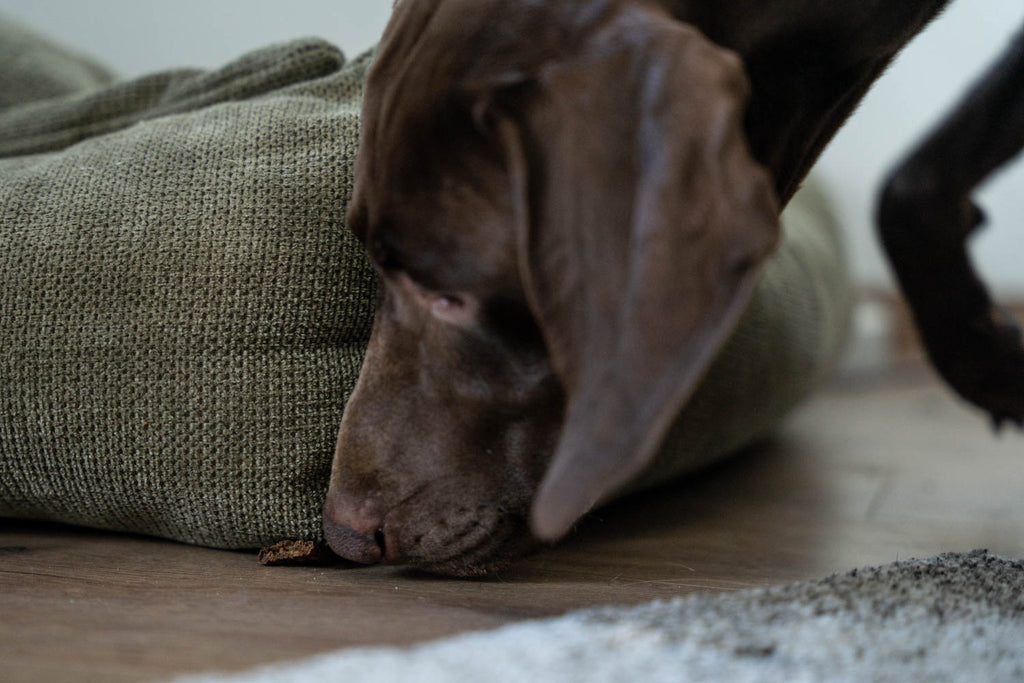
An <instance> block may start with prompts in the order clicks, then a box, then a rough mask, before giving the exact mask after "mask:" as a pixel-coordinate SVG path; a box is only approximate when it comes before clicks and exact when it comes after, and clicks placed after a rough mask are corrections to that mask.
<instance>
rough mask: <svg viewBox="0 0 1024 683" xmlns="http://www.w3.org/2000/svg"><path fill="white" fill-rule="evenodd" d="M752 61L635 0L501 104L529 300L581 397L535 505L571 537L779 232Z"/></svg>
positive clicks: (720, 331) (696, 368)
mask: <svg viewBox="0 0 1024 683" xmlns="http://www.w3.org/2000/svg"><path fill="white" fill-rule="evenodd" d="M747 95H748V85H747V80H746V77H745V74H744V71H743V68H742V64H741V62H740V60H739V58H738V57H736V56H735V55H734V54H733V53H731V52H729V51H727V50H725V49H723V48H721V47H719V46H717V45H715V44H713V43H712V42H710V41H709V40H708V39H707V38H706V37H705V36H704V35H702V34H701V33H700V32H699V31H698V30H696V29H695V28H693V27H692V26H690V25H687V24H683V23H680V22H677V21H675V20H673V19H672V18H670V17H668V16H667V15H664V14H661V13H659V12H656V11H654V10H638V9H632V10H624V11H623V12H621V13H620V14H619V15H617V16H616V17H614V18H612V19H611V20H610V21H608V22H605V23H604V24H603V25H602V26H601V27H600V28H599V29H598V30H596V31H595V32H594V33H593V35H591V36H589V37H588V40H587V41H586V44H585V45H583V46H582V48H581V49H580V50H578V51H576V52H574V53H573V54H572V55H571V56H570V57H568V58H565V59H560V60H557V61H555V62H554V63H551V64H548V65H545V66H544V68H543V69H542V70H541V71H540V73H539V75H538V77H537V78H536V80H535V83H534V84H533V87H532V88H531V90H530V91H529V94H528V96H526V97H523V98H521V101H519V102H517V103H516V104H514V105H505V106H504V107H502V110H501V111H500V112H499V113H498V114H496V115H495V118H496V119H497V129H498V133H499V135H500V138H501V139H502V142H503V146H504V148H505V152H506V163H507V166H508V169H509V175H510V178H511V184H512V192H513V195H514V201H515V204H516V207H517V212H518V214H519V215H518V216H517V223H518V228H517V230H518V232H519V235H518V248H519V266H520V275H521V279H522V282H523V286H524V288H525V291H526V296H527V300H528V302H529V305H530V307H531V310H532V313H533V315H534V316H535V317H536V319H537V321H538V322H539V324H540V327H541V329H542V332H543V334H544V339H545V343H546V344H547V348H548V352H549V354H550V358H551V363H552V367H553V368H554V369H555V372H556V373H557V374H558V376H559V379H560V380H561V381H562V383H563V385H564V387H565V390H566V395H567V404H566V418H565V422H564V424H563V427H562V432H561V435H560V439H559V443H558V446H557V448H556V450H555V454H554V457H553V459H552V461H551V463H550V465H549V468H548V470H547V472H546V475H545V477H544V479H543V481H542V483H541V485H540V488H539V490H538V492H537V494H536V497H535V499H534V502H533V507H532V512H531V526H532V530H533V532H534V534H535V535H536V536H537V537H538V538H540V539H541V540H545V541H554V540H557V539H558V538H559V537H561V536H562V535H564V534H565V533H566V532H567V531H568V530H569V529H570V528H571V527H572V525H573V524H574V523H575V522H576V520H578V519H579V517H581V516H582V515H583V514H585V513H586V512H587V511H588V510H589V509H590V508H591V507H593V506H594V505H595V504H596V503H598V502H599V501H601V500H602V499H603V498H606V497H607V496H608V495H609V494H611V493H613V492H614V491H615V490H616V489H618V488H619V487H621V486H622V485H624V484H625V483H627V482H628V481H629V480H630V479H631V478H632V477H634V476H635V475H636V474H638V473H639V472H640V471H641V470H642V469H643V468H644V467H645V466H646V465H647V464H648V463H649V462H650V461H651V459H652V458H653V457H654V455H655V453H656V451H657V449H658V447H659V446H660V444H661V442H662V440H663V439H664V436H665V434H666V432H667V430H668V428H669V427H670V426H671V424H672V422H673V420H674V419H675V417H676V416H677V415H678V413H679V411H680V410H681V409H682V408H683V406H684V405H685V403H686V401H687V400H688V399H689V397H690V395H691V394H692V392H693V391H694V389H695V387H696V385H697V383H698V382H699V381H700V379H701V378H702V376H703V374H704V372H705V371H706V369H707V368H708V366H709V364H710V363H711V361H712V360H713V359H714V357H715V355H716V352H717V351H718V349H719V347H720V346H721V345H722V344H723V342H724V341H725V339H726V338H727V336H728V335H729V334H730V332H731V331H732V329H733V328H734V325H735V323H736V322H737V320H738V318H739V316H740V314H741V313H742V312H743V310H744V309H745V307H746V304H747V303H748V301H749V299H750V297H751V295H752V293H753V290H754V288H755V286H756V284H757V282H758V280H759V277H760V273H761V266H762V264H763V262H764V260H765V259H766V258H767V256H768V255H769V254H770V253H771V252H772V251H773V250H774V248H775V245H776V243H777V241H778V234H779V227H778V213H779V210H778V202H777V200H776V198H775V195H774V191H773V189H772V183H771V180H770V178H769V175H768V173H767V172H766V171H765V170H764V169H763V168H762V167H760V166H759V165H758V164H757V163H756V162H755V161H754V160H753V158H752V157H751V153H750V150H749V148H748V145H747V141H746V138H745V135H744V129H743V116H744V113H745V109H746V100H747Z"/></svg>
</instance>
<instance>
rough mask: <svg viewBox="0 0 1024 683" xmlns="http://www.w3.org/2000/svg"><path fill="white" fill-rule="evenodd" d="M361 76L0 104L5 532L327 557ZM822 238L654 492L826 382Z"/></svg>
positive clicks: (232, 72) (842, 285)
mask: <svg viewBox="0 0 1024 683" xmlns="http://www.w3.org/2000/svg"><path fill="white" fill-rule="evenodd" d="M12 36H14V37H15V38H16V39H18V40H21V41H23V42H24V41H25V40H32V41H34V43H33V44H34V48H33V51H34V53H35V54H37V55H45V54H46V53H47V50H48V49H50V47H52V46H48V44H47V43H45V41H43V40H41V39H38V38H35V37H31V36H30V37H29V38H26V37H25V36H26V34H24V32H21V30H20V29H18V27H16V26H14V25H12V24H9V23H5V22H3V21H2V20H0V44H2V43H3V42H4V40H9V39H12V38H11V37H12ZM52 49H53V50H58V51H59V48H56V47H53V48H52ZM4 54H5V53H4V52H2V51H0V83H3V82H7V81H4V80H2V74H3V72H4V71H10V70H11V69H12V65H11V63H10V59H9V58H3V55H4ZM40 59H41V62H40V63H41V64H43V65H44V66H45V65H46V64H49V65H50V67H48V68H51V67H52V68H53V69H57V70H60V69H63V68H68V66H67V60H65V59H58V60H50V61H49V62H47V60H46V59H44V58H42V57H41V58H40ZM370 60H371V56H369V55H365V56H363V57H360V58H358V59H356V60H354V61H352V62H350V63H345V61H344V58H343V57H342V55H341V53H340V52H339V51H338V50H337V49H336V48H334V47H332V46H331V45H329V44H327V43H324V42H322V41H319V40H300V41H296V42H292V43H288V44H285V45H279V46H275V47H270V48H267V49H264V50H260V51H257V52H254V53H252V54H249V55H246V56H244V57H242V58H241V59H239V60H238V61H236V62H234V63H232V64H229V65H228V66H226V67H224V68H222V69H219V70H215V71H199V70H178V71H171V72H166V73H161V74H155V75H153V76H149V77H145V78H140V79H136V80H133V81H128V82H120V83H117V82H115V83H109V84H106V85H102V83H100V82H96V81H90V79H84V80H85V81H86V82H83V83H82V84H81V88H80V89H79V90H78V91H77V92H75V93H72V94H64V95H62V96H60V97H56V98H50V99H39V98H38V97H37V96H35V93H34V92H29V93H28V94H27V95H26V97H25V98H24V100H23V102H25V103H23V104H17V105H11V106H8V107H7V108H6V109H0V321H2V323H0V516H7V517H19V518H34V519H49V520H59V521H63V522H70V523H74V524H82V525H87V526H91V527H97V528H103V529H116V530H123V531H133V532H141V533H146V534H154V535H157V536H162V537H166V538H171V539H177V540H181V541H187V542H191V543H198V544H203V545H209V546H216V547H224V548H246V547H255V546H261V545H267V544H269V543H272V542H274V541H277V540H280V539H283V538H307V539H319V538H320V535H321V532H320V508H321V505H322V502H323V498H324V494H325V490H326V487H327V481H328V474H329V470H330V464H331V458H332V455H333V447H334V441H335V433H336V430H337V426H338V423H339V421H340V419H341V413H342V410H343V408H344V405H345V400H346V398H347V397H348V395H349V393H350V392H351V390H352V387H353V385H354V383H355V379H356V376H357V374H358V371H359V367H360V363H361V361H362V354H363V349H364V347H365V344H366V341H367V339H368V337H369V332H370V327H371V323H372V315H373V302H374V296H375V282H374V276H373V272H372V270H371V268H370V267H369V266H368V264H367V263H366V261H365V259H364V256H363V253H362V250H361V249H360V247H359V245H358V244H357V243H356V242H355V240H354V239H353V238H352V237H351V236H350V235H349V233H348V232H347V231H346V229H345V226H344V216H345V206H346V203H347V201H348V199H349V197H350V194H351V190H352V162H353V159H354V157H355V153H356V145H357V140H358V129H359V110H360V98H361V93H362V84H363V82H364V79H365V75H366V70H367V67H368V65H369V63H370ZM40 68H42V67H40ZM76 68H77V67H76ZM54 78H55V79H56V80H60V78H59V75H58V76H55V77H54ZM30 80H31V79H30ZM11 82H18V81H17V80H16V79H12V80H11ZM29 90H31V89H29ZM7 97H8V100H12V99H13V95H12V94H11V93H8V95H7ZM830 225H831V222H830V219H829V218H828V216H827V213H825V212H823V211H822V210H821V208H820V207H819V208H818V209H815V210H811V211H809V212H805V215H803V217H802V218H800V220H798V221H797V222H796V225H794V226H793V228H792V229H791V231H790V233H789V235H788V237H787V239H786V242H785V244H784V245H783V248H782V250H781V251H780V253H779V256H778V257H777V258H776V259H775V262H773V264H772V267H771V268H770V269H769V273H768V276H767V278H766V281H765V283H764V285H763V286H762V288H761V290H760V292H759V294H758V296H757V299H756V300H755V302H754V304H753V306H752V307H751V310H750V311H749V313H748V314H747V316H746V318H745V319H744V321H743V323H742V325H741V327H740V330H739V333H738V334H737V336H736V338H735V339H734V341H733V342H732V343H731V345H730V346H729V348H728V349H727V351H726V352H725V354H724V355H723V357H722V359H721V361H720V362H719V363H718V364H717V365H716V367H715V369H714V370H713V371H712V373H711V375H710V377H709V378H708V380H707V382H706V383H705V385H704V387H703V388H702V389H701V391H700V393H699V394H698V396H697V397H696V399H695V400H694V402H693V403H692V404H691V406H690V407H689V408H688V410H687V413H686V415H684V418H683V419H682V421H681V422H680V424H679V425H677V428H676V429H675V430H674V432H673V435H672V436H671V437H670V439H669V447H668V448H667V449H666V450H665V452H664V453H663V455H662V458H661V459H660V460H659V463H658V465H657V467H655V468H654V469H652V471H651V473H650V475H649V477H648V482H654V481H660V480H662V479H664V478H666V477H669V476H672V475H674V474H677V473H679V472H681V471H685V470H687V469H690V468H692V467H695V466H698V465H700V464H703V463H705V462H708V461H709V460H712V459H715V458H718V457H720V456H722V455H723V454H725V453H727V452H730V451H732V450H734V449H735V448H736V447H738V446H739V445H741V444H743V443H746V442H748V441H749V440H751V439H752V438H756V437H758V436H760V435H762V434H764V433H765V432H766V431H767V430H769V429H770V428H771V427H772V426H774V425H775V424H777V422H778V420H779V419H780V417H781V416H782V414H783V413H785V412H786V411H787V410H788V409H789V408H790V407H792V405H793V404H794V403H795V402H796V401H797V400H798V399H799V398H800V397H801V396H803V395H805V394H806V393H807V391H809V389H810V388H811V386H812V385H813V383H814V382H815V381H816V380H817V379H818V378H819V377H820V376H821V374H822V373H823V372H824V371H825V370H826V369H827V368H828V367H829V366H830V364H831V362H832V360H833V359H834V358H835V355H836V351H837V348H838V346H839V341H840V339H841V336H842V331H843V329H844V326H845V323H844V321H845V316H846V307H847V299H848V289H847V287H846V280H845V276H844V271H843V269H842V266H841V260H840V259H839V250H838V246H837V244H836V242H835V240H834V234H833V233H832V232H830V230H831V228H830Z"/></svg>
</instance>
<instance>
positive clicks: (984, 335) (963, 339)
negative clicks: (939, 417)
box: [922, 306, 1024, 432]
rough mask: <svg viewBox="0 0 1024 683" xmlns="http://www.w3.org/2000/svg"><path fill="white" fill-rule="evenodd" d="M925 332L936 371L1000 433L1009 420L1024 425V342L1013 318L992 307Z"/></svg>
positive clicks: (1022, 426) (927, 345) (1023, 426)
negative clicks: (961, 321) (971, 317)
mask: <svg viewBox="0 0 1024 683" xmlns="http://www.w3.org/2000/svg"><path fill="white" fill-rule="evenodd" d="M922 332H923V335H924V342H925V346H926V347H927V348H928V350H929V353H930V355H931V357H932V360H933V362H934V363H935V366H936V369H938V371H939V373H940V374H941V375H942V376H943V377H944V378H945V379H946V380H947V381H948V382H949V384H950V385H951V386H952V387H953V388H954V389H955V390H956V391H957V393H959V394H960V395H961V396H962V397H963V398H965V399H966V400H968V401H969V402H971V403H973V404H974V405H976V406H978V407H979V408H981V409H983V410H985V411H986V412H987V413H988V414H989V415H990V416H991V418H992V425H993V427H994V428H995V430H996V431H997V432H998V431H1001V429H1002V427H1003V426H1005V425H1006V424H1007V423H1010V424H1013V425H1016V426H1017V427H1021V428H1024V345H1022V343H1021V336H1022V335H1021V328H1020V326H1019V324H1018V323H1017V322H1016V321H1015V320H1014V319H1013V317H1012V316H1010V315H1009V314H1007V313H1006V312H1004V311H1002V310H1001V309H999V308H997V307H993V306H989V307H988V310H987V312H986V313H985V314H983V315H980V316H976V317H974V318H973V319H969V320H968V321H967V322H964V323H962V324H961V325H959V326H952V327H948V326H947V327H945V328H944V329H942V330H935V331H929V330H922Z"/></svg>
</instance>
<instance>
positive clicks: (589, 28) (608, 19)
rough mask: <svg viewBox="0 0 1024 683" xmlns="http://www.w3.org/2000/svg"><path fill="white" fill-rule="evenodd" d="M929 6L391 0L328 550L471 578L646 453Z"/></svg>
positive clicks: (374, 89)
mask: <svg viewBox="0 0 1024 683" xmlns="http://www.w3.org/2000/svg"><path fill="white" fill-rule="evenodd" d="M944 2H945V0H928V1H923V0H915V1H910V0H907V1H906V2H898V3H897V2H891V0H859V1H857V2H819V3H808V2H804V1H803V0H732V1H730V2H711V1H709V0H688V1H687V0H679V1H677V2H668V1H662V2H655V1H653V0H560V1H556V2H543V1H534V0H402V1H401V2H399V3H398V4H397V6H396V8H395V11H394V15H393V17H392V19H391V22H390V24H389V26H388V28H387V30H386V32H385V34H384V37H383V41H382V43H381V46H380V49H379V53H378V57H377V61H376V63H375V65H374V67H373V70H372V72H371V74H370V79H369V83H368V86H367V90H366V98H365V103H364V117H363V126H364V128H363V131H362V141H361V142H362V146H361V149H360V154H359V159H358V162H357V167H356V188H355V195H354V198H353V200H352V203H351V206H350V211H349V225H350V227H351V229H352V230H353V231H354V232H355V234H356V235H358V237H359V238H360V239H361V240H362V241H363V243H364V245H365V246H366V249H367V251H368V253H369V255H370V257H371V258H372V259H373V261H374V262H375V263H376V265H377V267H378V270H379V272H380V274H381V279H382V287H381V289H382V293H381V297H380V301H379V304H378V309H377V317H376V322H375V328H374V332H373V335H372V338H371V341H370V346H369V349H368V352H367V357H366V362H365V365H364V367H363V371H362V374H361V376H360V379H359V383H358V386H357V387H356V390H355V393H354V394H353V396H352V398H351V400H350V402H349V404H348V406H347V408H346V412H345V415H344V419H343V421H342V425H341V430H340V433H339V437H338V449H337V454H336V457H335V462H334V469H333V474H332V478H331V486H330V490H329V492H328V496H327V502H326V505H325V508H324V529H325V533H326V537H327V539H328V541H329V543H330V545H331V547H332V548H333V549H334V550H335V551H336V552H337V553H339V554H340V555H342V556H344V557H347V558H350V559H353V560H356V561H359V562H366V563H372V562H380V561H384V562H389V563H408V564H412V565H416V566H419V567H423V568H426V569H428V570H431V571H437V572H443V573H450V574H461V575H465V574H474V573H480V572H483V571H486V570H488V569H490V568H493V567H496V566H499V565H501V564H504V563H506V562H508V561H509V560H511V559H513V558H515V557H516V556H518V555H521V554H523V553H524V552H526V551H527V550H528V549H529V548H530V547H531V546H532V545H533V544H534V543H535V541H534V540H533V539H534V538H536V539H540V540H543V541H551V540H554V539H557V538H558V537H560V536H561V535H562V534H564V533H565V531H566V530H567V529H569V528H570V527H571V525H572V524H573V522H574V521H575V520H576V519H578V518H579V517H580V516H581V515H582V514H584V513H585V512H586V511H587V510H588V509H589V508H591V507H592V506H593V505H594V504H595V503H596V502H597V501H599V500H600V499H602V497H604V496H606V495H607V494H609V493H610V492H612V491H614V490H615V489H616V488H617V487H619V486H620V485H622V484H623V483H625V482H627V481H628V480H629V479H630V478H631V477H633V476H634V475H635V474H636V473H637V472H638V471H639V470H641V469H642V468H643V467H644V466H645V465H646V464H647V463H648V461H649V460H650V458H651V457H652V456H653V454H654V453H655V451H656V449H657V447H658V446H659V443H660V441H661V439H662V438H663V436H664V433H665V431H666V429H667V428H668V426H669V425H670V424H671V422H672V420H673V419H674V418H675V417H676V415H677V414H678V413H679V411H680V410H681V408H682V407H683V405H684V404H685V403H686V401H687V398H688V397H689V395H690V394H691V392H692V391H693V389H694V386H695V384H696V383H697V382H698V380H699V379H700V378H701V376H702V373H703V372H704V371H705V369H706V368H707V366H708V364H709V362H710V361H711V359H712V358H713V356H714V354H715V352H716V351H717V349H718V347H719V346H720V344H721V343H722V341H723V340H724V339H725V338H726V336H727V335H728V334H729V332H730V331H731V329H732V327H733V324H734V322H735V321H736V319H737V317H738V315H739V313H740V312H741V311H742V310H743V308H744V306H745V304H746V303H747V301H748V298H749V296H750V294H751V292H752V290H753V288H754V287H755V285H756V283H757V281H758V277H759V274H760V271H761V265H762V263H763V261H764V260H765V259H766V258H767V257H768V255H769V254H770V253H771V251H772V249H773V247H774V245H775V243H776V240H777V236H778V225H777V218H778V214H779V211H780V207H781V206H782V205H784V204H785V203H786V202H787V201H788V199H789V198H790V196H791V195H792V194H793V192H794V191H795V190H796V188H797V187H798V185H799V183H800V181H801V179H802V178H803V176H804V175H805V174H806V172H807V170H808V169H809V168H810V166H811V165H812V164H813V162H814V161H815V159H816V158H817V156H818V154H819V153H820V151H821V149H822V148H823V146H824V145H825V144H826V142H828V140H829V139H830V138H831V137H832V135H833V133H834V132H835V130H836V129H837V128H838V127H839V125H840V124H841V123H842V122H843V121H844V119H845V118H846V117H847V115H848V114H849V113H850V111H851V110H852V109H853V107H854V106H855V105H856V103H857V102H858V101H859V100H860V98H861V97H862V96H863V94H864V93H865V91H866V90H867V88H868V87H869V85H870V84H871V83H872V82H873V81H874V80H875V78H876V77H877V76H878V75H879V74H880V73H881V72H882V70H883V69H884V68H885V67H886V65H887V64H888V63H889V62H890V60H891V59H892V57H893V56H894V55H895V54H896V52H897V51H898V50H899V49H900V48H901V47H902V46H903V45H904V43H905V42H906V41H907V40H908V39H909V38H910V37H911V36H912V35H913V34H915V33H916V32H917V31H919V30H920V29H921V28H922V27H923V26H924V25H925V23H926V22H927V21H929V20H930V19H931V18H932V17H933V16H934V15H935V14H936V13H937V12H938V11H939V10H940V9H941V7H942V6H943V5H944ZM531 532H532V533H531Z"/></svg>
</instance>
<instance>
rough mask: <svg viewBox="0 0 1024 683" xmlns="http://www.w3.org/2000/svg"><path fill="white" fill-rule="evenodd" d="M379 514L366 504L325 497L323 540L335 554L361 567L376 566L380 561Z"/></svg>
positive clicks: (382, 547)
mask: <svg viewBox="0 0 1024 683" xmlns="http://www.w3.org/2000/svg"><path fill="white" fill-rule="evenodd" d="M383 523H384V520H383V515H380V514H377V513H375V512H374V511H373V510H372V506H370V505H368V504H367V503H365V502H364V503H362V504H352V502H351V501H347V500H345V499H338V498H332V497H330V496H328V498H327V502H326V503H325V504H324V538H325V539H326V541H327V545H329V546H330V547H331V550H333V551H334V552H335V553H336V554H338V555H339V556H341V557H344V558H345V559H346V560H352V561H353V562H361V563H362V564H376V563H378V562H380V561H381V560H382V559H383V558H384V554H385V550H386V545H385V540H384V529H383Z"/></svg>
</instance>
